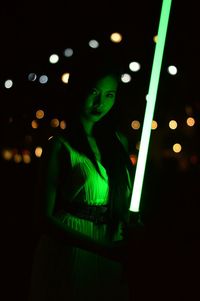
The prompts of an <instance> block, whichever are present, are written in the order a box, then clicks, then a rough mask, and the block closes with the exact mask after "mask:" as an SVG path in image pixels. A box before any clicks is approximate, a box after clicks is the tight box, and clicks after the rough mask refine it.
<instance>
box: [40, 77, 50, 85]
mask: <svg viewBox="0 0 200 301" xmlns="http://www.w3.org/2000/svg"><path fill="white" fill-rule="evenodd" d="M39 82H40V83H41V84H46V83H47V82H48V76H47V75H41V76H40V77H39Z"/></svg>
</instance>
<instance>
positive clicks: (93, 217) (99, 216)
mask: <svg viewBox="0 0 200 301" xmlns="http://www.w3.org/2000/svg"><path fill="white" fill-rule="evenodd" d="M66 212H68V213H70V214H72V215H74V216H76V217H78V218H81V219H85V220H88V221H91V222H94V223H95V224H107V223H108V206H107V205H88V204H84V203H83V204H70V205H68V206H67V208H66Z"/></svg>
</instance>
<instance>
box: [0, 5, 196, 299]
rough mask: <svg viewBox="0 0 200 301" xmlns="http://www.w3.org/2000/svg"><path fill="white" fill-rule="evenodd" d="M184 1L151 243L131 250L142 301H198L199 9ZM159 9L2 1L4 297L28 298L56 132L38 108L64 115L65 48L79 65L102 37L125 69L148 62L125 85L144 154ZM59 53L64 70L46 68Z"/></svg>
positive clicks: (152, 183) (152, 179) (166, 101)
mask: <svg viewBox="0 0 200 301" xmlns="http://www.w3.org/2000/svg"><path fill="white" fill-rule="evenodd" d="M183 2H185V1H175V0H174V1H172V7H171V14H170V19H169V27H168V32H167V38H166V45H165V51H164V57H163V63H162V69H161V77H160V83H159V89H158V95H157V105H156V109H155V116H154V119H155V120H156V121H157V122H158V129H157V130H155V131H152V135H151V141H150V149H149V156H148V161H147V169H146V173H145V179H144V186H143V194H142V203H141V213H142V217H143V220H144V222H145V224H146V226H147V229H148V230H150V235H147V237H146V238H145V239H143V238H140V237H139V239H138V240H137V239H136V243H137V246H136V245H135V246H133V245H132V246H131V252H132V254H137V256H139V257H138V261H137V263H135V262H134V260H133V259H132V257H131V256H130V266H132V270H133V274H131V272H130V281H133V282H134V283H135V285H136V286H137V287H138V290H139V292H140V293H139V295H140V296H141V300H149V299H150V298H152V300H153V299H154V300H200V294H199V292H198V269H199V251H200V247H199V232H200V220H199V209H200V206H199V192H200V185H199V175H200V157H199V120H200V117H199V113H200V99H199V67H200V60H199V53H200V43H199V16H198V7H197V6H198V5H197V4H198V3H197V2H195V1H190V2H187V3H183ZM161 4H162V1H139V3H138V1H130V2H126V1H123V2H109V1H105V2H103V1H101V2H100V1H99V2H96V1H93V2H92V1H91V2H85V1H83V2H80V3H79V2H78V1H77V2H76V1H73V3H71V2H69V1H62V2H61V1H56V3H51V2H45V1H38V0H37V1H33V2H30V1H26V2H23V1H18V2H15V3H11V2H8V3H2V4H1V9H0V40H1V46H0V66H1V68H0V85H1V87H0V95H1V111H0V133H1V140H0V141H1V144H0V151H1V157H0V164H1V212H2V214H1V217H2V218H1V221H2V238H3V239H2V244H1V249H2V252H3V253H2V254H3V255H2V261H3V264H2V267H3V269H2V278H3V291H5V296H4V299H3V300H12V299H14V298H15V299H18V300H21V301H22V300H24V301H25V300H27V299H28V297H27V296H28V287H29V280H30V272H31V263H32V259H33V253H34V248H35V245H36V242H37V238H38V237H37V234H36V233H35V231H34V229H33V225H32V217H33V208H34V190H35V183H36V175H37V168H38V164H39V159H38V158H36V157H35V156H34V148H35V147H36V146H37V145H39V144H42V142H43V141H44V139H45V138H46V137H47V135H48V134H49V133H51V129H50V128H49V127H48V125H47V123H46V124H45V123H44V124H43V126H42V127H41V129H40V128H39V129H37V130H33V129H32V128H31V126H30V124H31V121H32V119H33V118H34V114H35V111H36V110H37V109H38V108H40V107H42V108H44V109H45V110H46V112H47V113H48V114H47V115H48V118H50V117H53V116H54V113H55V112H56V113H57V114H59V113H60V112H59V106H57V104H58V103H59V101H60V100H61V98H62V97H63V95H64V94H63V93H64V89H65V88H64V86H63V84H61V83H60V81H59V79H58V78H59V76H60V74H62V72H64V71H65V70H66V68H68V66H69V64H70V63H69V59H67V58H64V57H62V52H63V50H64V49H65V48H67V47H72V48H73V49H74V50H75V59H76V57H79V56H80V57H82V56H84V53H87V51H88V45H87V43H88V41H89V40H90V39H93V38H95V39H97V40H98V41H99V42H100V47H102V48H103V49H105V51H107V50H108V49H109V50H111V51H113V53H117V55H118V56H119V59H120V60H122V61H123V62H124V65H127V64H128V62H129V61H130V60H132V59H136V60H138V61H139V62H140V63H141V66H142V68H141V70H140V71H139V72H138V74H133V80H132V81H131V83H129V84H128V88H127V90H128V93H127V95H126V99H125V100H126V107H125V108H124V111H123V114H124V120H123V121H122V124H121V126H122V128H123V130H124V131H125V132H126V134H127V136H128V138H129V140H130V144H131V145H132V152H133V153H135V154H137V151H136V149H135V144H136V143H137V142H138V141H139V137H140V134H141V132H140V130H139V131H134V130H133V129H132V128H131V127H130V123H131V120H133V119H138V120H140V121H142V118H143V114H144V110H145V96H146V94H147V90H148V83H149V79H150V72H151V64H152V60H153V54H154V46H155V45H154V42H153V36H154V35H155V34H156V33H157V28H158V22H159V17H160V10H161ZM116 31H117V32H120V33H121V34H122V36H123V41H122V44H121V45H112V43H111V42H110V41H109V36H110V34H111V33H112V32H116ZM52 53H58V54H59V55H60V57H61V59H60V60H59V62H58V64H55V65H50V63H49V62H48V57H49V55H50V54H52ZM169 65H175V66H177V68H178V73H177V75H175V76H171V75H169V74H168V73H167V67H168V66H169ZM30 72H35V73H37V74H48V76H49V81H48V83H47V84H46V85H40V84H39V83H36V82H29V81H28V80H27V75H28V74H29V73H30ZM7 78H12V79H13V82H14V85H13V87H12V88H11V89H5V88H4V81H5V80H6V79H7ZM59 93H60V94H59ZM189 116H191V117H193V118H195V121H196V122H195V125H194V127H192V128H189V127H188V126H186V123H185V120H186V118H187V117H189ZM48 118H47V119H48ZM171 119H175V120H176V121H177V122H178V127H177V129H176V130H175V131H171V130H169V127H168V122H169V120H171ZM47 121H48V120H47ZM27 135H29V136H31V137H32V142H31V143H27V142H26V141H25V137H26V136H27ZM176 142H179V143H181V145H182V151H181V153H179V154H173V152H172V151H171V150H170V149H171V146H172V145H173V144H174V143H176ZM5 148H11V149H15V150H18V151H19V152H20V151H22V150H23V149H24V148H26V149H27V148H28V149H29V151H30V152H31V154H32V161H31V163H30V164H24V163H22V162H21V163H18V164H17V163H15V162H14V161H12V160H10V161H7V160H5V159H4V158H3V156H2V151H3V149H5ZM141 235H142V234H141ZM138 241H139V244H138ZM131 252H130V253H131ZM134 252H135V253H134ZM131 285H132V284H131ZM2 294H3V292H2ZM138 300H140V299H138Z"/></svg>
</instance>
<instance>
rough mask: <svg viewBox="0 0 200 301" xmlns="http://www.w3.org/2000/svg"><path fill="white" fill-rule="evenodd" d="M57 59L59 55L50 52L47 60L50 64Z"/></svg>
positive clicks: (54, 62)
mask: <svg viewBox="0 0 200 301" xmlns="http://www.w3.org/2000/svg"><path fill="white" fill-rule="evenodd" d="M58 61H59V56H58V55H57V54H55V53H54V54H51V55H50V57H49V62H50V63H51V64H56V63H57V62H58Z"/></svg>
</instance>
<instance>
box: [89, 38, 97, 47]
mask: <svg viewBox="0 0 200 301" xmlns="http://www.w3.org/2000/svg"><path fill="white" fill-rule="evenodd" d="M88 44H89V46H90V47H91V48H98V47H99V42H98V41H97V40H90V41H89V43H88Z"/></svg>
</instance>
